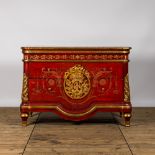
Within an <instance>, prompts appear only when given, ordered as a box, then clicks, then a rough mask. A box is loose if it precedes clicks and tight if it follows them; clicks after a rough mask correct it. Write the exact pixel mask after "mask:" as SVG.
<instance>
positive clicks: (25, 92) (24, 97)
mask: <svg viewBox="0 0 155 155" xmlns="http://www.w3.org/2000/svg"><path fill="white" fill-rule="evenodd" d="M27 101H28V77H27V76H26V74H25V73H24V75H23V88H22V102H27Z"/></svg>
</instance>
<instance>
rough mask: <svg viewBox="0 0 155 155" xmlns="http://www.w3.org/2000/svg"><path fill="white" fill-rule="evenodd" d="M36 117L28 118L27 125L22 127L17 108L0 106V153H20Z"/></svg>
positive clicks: (11, 154)
mask: <svg viewBox="0 0 155 155" xmlns="http://www.w3.org/2000/svg"><path fill="white" fill-rule="evenodd" d="M37 117H38V116H37V115H36V116H34V117H33V120H29V124H30V125H29V126H27V127H23V126H22V125H21V119H20V113H19V108H0V155H1V154H2V155H5V154H6V155H7V154H10V155H14V154H22V152H23V150H24V147H25V145H26V144H27V141H28V139H29V137H30V134H31V132H32V129H33V127H34V125H35V121H36V119H37Z"/></svg>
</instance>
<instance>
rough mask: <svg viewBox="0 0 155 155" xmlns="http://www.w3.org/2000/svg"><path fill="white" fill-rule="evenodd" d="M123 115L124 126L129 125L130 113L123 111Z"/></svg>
mask: <svg viewBox="0 0 155 155" xmlns="http://www.w3.org/2000/svg"><path fill="white" fill-rule="evenodd" d="M123 116H124V122H125V126H126V127H129V126H130V118H131V113H124V114H123Z"/></svg>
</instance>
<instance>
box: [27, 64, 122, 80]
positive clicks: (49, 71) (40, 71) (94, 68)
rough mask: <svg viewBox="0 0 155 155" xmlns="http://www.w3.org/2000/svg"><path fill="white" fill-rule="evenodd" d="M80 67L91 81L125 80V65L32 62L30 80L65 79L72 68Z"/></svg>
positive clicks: (29, 71) (29, 70)
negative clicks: (105, 79) (103, 79)
mask: <svg viewBox="0 0 155 155" xmlns="http://www.w3.org/2000/svg"><path fill="white" fill-rule="evenodd" d="M77 65H80V66H82V67H83V68H84V69H85V70H87V71H88V72H89V74H90V78H91V79H96V80H98V79H100V78H109V77H110V78H116V79H122V78H123V63H84V62H78V63H76V62H70V63H56V62H55V63H45V62H37V63H36V62H35V63H33V62H30V63H29V67H28V73H29V78H64V74H65V73H66V72H67V71H68V70H69V69H70V68H72V67H74V66H77Z"/></svg>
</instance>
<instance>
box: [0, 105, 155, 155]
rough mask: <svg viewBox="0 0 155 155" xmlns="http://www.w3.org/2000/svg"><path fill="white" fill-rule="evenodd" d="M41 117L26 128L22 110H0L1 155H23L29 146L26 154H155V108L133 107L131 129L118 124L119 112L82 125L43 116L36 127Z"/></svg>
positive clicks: (56, 117)
mask: <svg viewBox="0 0 155 155" xmlns="http://www.w3.org/2000/svg"><path fill="white" fill-rule="evenodd" d="M113 116H114V118H115V119H114V118H113ZM37 118H38V114H37V113H35V114H34V115H33V117H32V118H30V119H29V125H28V126H27V127H22V126H21V120H20V116H19V108H0V155H17V154H21V155H22V153H23V151H24V148H25V146H26V149H25V151H24V155H35V154H36V155H46V154H47V155H51V154H52V155H73V154H74V155H113V154H115V155H132V154H133V155H154V154H155V108H133V116H132V119H131V127H128V128H127V127H123V126H121V125H119V123H117V122H119V121H120V120H121V118H120V117H119V114H118V113H117V114H116V113H114V114H113V115H111V113H99V114H97V115H96V116H94V117H92V118H90V119H88V120H86V121H82V122H79V123H75V122H72V121H65V120H62V119H60V118H59V117H58V116H56V115H54V114H52V113H42V114H41V115H40V118H39V119H38V122H37V124H36V125H35V121H36V120H37ZM116 120H117V121H116ZM34 125H35V128H34ZM33 129H34V130H33ZM32 130H33V132H32ZM31 133H32V135H31ZM30 135H31V137H30ZM29 138H30V139H29ZM27 143H28V144H27ZM26 144H27V145H26Z"/></svg>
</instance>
